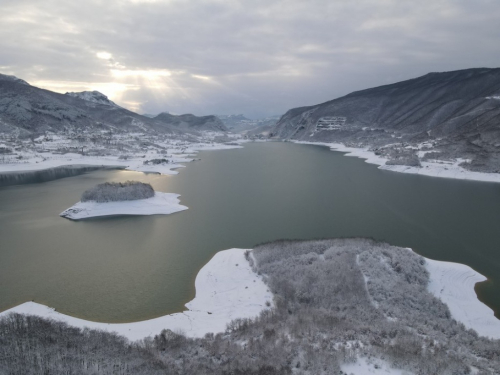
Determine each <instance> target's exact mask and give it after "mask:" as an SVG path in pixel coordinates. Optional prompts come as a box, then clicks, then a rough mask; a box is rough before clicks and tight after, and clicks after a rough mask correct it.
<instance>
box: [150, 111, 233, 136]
mask: <svg viewBox="0 0 500 375" xmlns="http://www.w3.org/2000/svg"><path fill="white" fill-rule="evenodd" d="M153 119H154V120H155V121H158V122H161V123H164V124H167V125H168V126H171V127H174V128H178V129H184V130H191V131H193V130H196V131H200V130H209V131H217V132H220V131H222V132H226V131H227V128H226V126H225V125H224V124H223V123H222V121H221V120H220V119H219V118H217V117H216V116H213V115H210V116H201V117H198V116H195V115H192V114H185V115H178V116H177V115H171V114H170V113H168V112H163V113H160V114H159V115H158V116H156V117H154V118H153Z"/></svg>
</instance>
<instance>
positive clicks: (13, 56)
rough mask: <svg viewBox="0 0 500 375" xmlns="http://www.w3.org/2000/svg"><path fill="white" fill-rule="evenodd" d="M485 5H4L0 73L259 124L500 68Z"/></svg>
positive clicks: (199, 0)
mask: <svg viewBox="0 0 500 375" xmlns="http://www.w3.org/2000/svg"><path fill="white" fill-rule="evenodd" d="M498 19H500V8H499V7H498V6H496V2H494V1H491V0H478V1H475V2H470V1H466V0H442V1H438V2H436V1H431V0H422V1H419V2H402V1H396V0H378V1H373V0H358V1H355V2H354V1H329V0H310V1H307V2H306V1H302V0H267V1H264V0H253V1H252V2H248V1H244V0H233V1H227V0H196V1H195V0H167V1H165V0H156V1H154V0H108V1H102V0H88V1H85V2H83V3H82V2H68V1H63V0H45V1H44V2H38V1H34V0H16V1H14V0H3V1H2V12H1V13H0V48H1V49H2V54H1V55H0V66H1V67H2V72H4V73H8V74H15V75H17V76H19V77H20V78H23V79H26V80H27V81H28V82H30V83H32V84H40V85H42V84H43V85H44V86H43V87H45V88H48V89H53V90H58V91H63V90H66V87H69V86H71V85H73V87H100V88H101V90H99V91H102V92H103V93H104V94H106V95H108V96H109V97H110V98H111V99H112V100H114V101H116V102H117V103H118V104H120V105H123V106H126V107H128V108H131V109H132V108H133V109H136V110H139V111H144V112H149V113H157V112H160V111H164V110H169V111H172V112H176V113H186V112H192V113H195V114H200V115H201V114H210V113H245V114H246V115H248V116H253V117H259V116H265V115H271V114H280V113H283V112H285V111H286V110H287V109H289V108H292V107H295V106H303V105H310V104H315V103H319V102H323V101H326V100H330V99H333V98H335V97H338V96H340V95H344V94H347V93H349V92H351V91H354V90H359V89H363V88H367V87H371V86H376V85H381V84H387V83H391V82H396V81H399V80H403V79H409V78H413V77H416V76H419V75H422V74H425V73H427V72H429V71H444V70H454V69H461V68H469V67H478V66H490V67H495V66H497V65H498V61H500V50H499V49H498V48H497V44H498V30H497V20H498Z"/></svg>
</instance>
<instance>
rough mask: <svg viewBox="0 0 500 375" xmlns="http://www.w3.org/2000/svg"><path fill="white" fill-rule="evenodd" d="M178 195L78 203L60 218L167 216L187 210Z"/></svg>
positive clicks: (160, 194) (157, 193)
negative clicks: (180, 202)
mask: <svg viewBox="0 0 500 375" xmlns="http://www.w3.org/2000/svg"><path fill="white" fill-rule="evenodd" d="M179 196H180V195H179V194H173V193H161V192H158V191H157V192H155V195H154V197H151V198H148V199H137V200H130V201H121V202H104V203H98V202H93V201H88V202H78V203H76V204H75V205H73V206H71V207H70V208H68V209H67V210H65V211H63V212H61V214H60V216H62V217H65V218H68V219H71V220H81V219H88V218H91V217H98V216H113V215H169V214H172V213H174V212H179V211H184V210H187V209H188V208H187V207H186V206H182V205H180V204H179V199H178V197H179Z"/></svg>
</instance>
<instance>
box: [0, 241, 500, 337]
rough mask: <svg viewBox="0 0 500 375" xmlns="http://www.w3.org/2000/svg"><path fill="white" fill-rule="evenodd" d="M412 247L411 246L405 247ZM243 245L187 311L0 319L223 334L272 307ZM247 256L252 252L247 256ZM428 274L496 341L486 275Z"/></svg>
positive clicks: (201, 278) (227, 256)
mask: <svg viewBox="0 0 500 375" xmlns="http://www.w3.org/2000/svg"><path fill="white" fill-rule="evenodd" d="M409 250H411V249H409ZM245 251H248V250H245V249H230V250H225V251H220V252H218V253H217V254H215V255H214V257H213V258H212V259H211V260H210V261H209V262H208V263H207V264H206V265H205V266H204V267H203V268H202V269H201V270H200V271H199V273H198V275H197V277H196V281H195V287H196V297H195V298H194V299H193V300H192V301H190V302H189V303H187V304H186V307H187V308H188V310H187V311H184V312H180V313H175V314H171V315H165V316H162V317H159V318H155V319H150V320H145V321H141V322H133V323H120V324H113V323H99V322H92V321H88V320H83V319H79V318H74V317H71V316H68V315H64V314H61V313H59V312H57V311H55V310H54V309H52V308H50V307H47V306H44V305H41V304H38V303H35V302H26V303H23V304H21V305H19V306H16V307H14V308H12V309H9V310H6V311H3V312H0V318H1V317H3V316H6V315H7V314H9V313H11V312H14V313H19V314H30V315H36V316H40V317H42V318H49V319H54V320H56V321H62V322H65V323H67V324H69V325H71V326H75V327H79V328H84V327H88V328H92V329H101V330H105V331H109V332H117V333H118V334H120V335H123V336H125V337H127V338H128V339H130V340H140V339H143V338H145V337H148V336H151V335H155V334H158V333H160V332H161V330H163V329H170V330H173V331H175V330H180V331H182V332H183V333H184V334H186V335H187V336H189V337H202V336H204V335H205V334H206V333H209V332H213V333H217V332H223V331H224V330H225V328H226V325H227V324H228V323H229V322H230V321H232V320H233V319H236V318H254V317H256V316H258V314H259V313H260V312H261V311H262V310H263V309H266V308H268V306H272V300H273V295H272V293H271V292H270V291H269V289H268V286H267V285H266V284H265V283H264V282H263V280H262V277H261V276H259V275H257V274H256V273H255V272H254V271H253V270H252V267H251V266H250V264H249V262H248V261H247V260H246V258H245ZM250 256H251V254H250ZM425 260H426V268H427V270H428V271H429V274H430V282H429V285H428V287H427V289H428V291H429V292H430V293H432V294H433V295H434V296H436V297H437V298H439V299H441V301H443V302H444V303H445V304H447V305H448V307H449V309H450V312H451V315H452V317H453V319H455V320H457V321H458V322H461V323H463V324H464V325H465V326H466V327H467V328H472V329H474V330H476V331H477V333H478V334H479V335H481V336H486V337H490V338H493V339H500V320H498V319H496V318H495V316H494V314H493V311H492V310H491V309H490V308H489V307H488V306H486V305H484V304H483V303H482V302H481V301H479V300H478V299H477V296H476V293H475V291H474V285H475V284H476V283H477V282H480V281H484V280H486V278H485V277H484V276H482V275H481V274H479V273H478V272H476V271H474V270H473V269H472V268H470V267H469V266H466V265H463V264H458V263H452V262H443V261H436V260H432V259H428V258H425Z"/></svg>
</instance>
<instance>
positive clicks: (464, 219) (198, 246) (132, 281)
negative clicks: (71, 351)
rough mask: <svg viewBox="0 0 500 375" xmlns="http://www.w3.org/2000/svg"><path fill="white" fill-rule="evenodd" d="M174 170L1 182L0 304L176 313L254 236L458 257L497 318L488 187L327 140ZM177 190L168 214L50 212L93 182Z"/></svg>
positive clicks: (498, 289) (252, 150) (497, 239)
mask: <svg viewBox="0 0 500 375" xmlns="http://www.w3.org/2000/svg"><path fill="white" fill-rule="evenodd" d="M198 156H199V157H200V158H201V160H200V161H195V162H192V163H189V164H187V165H186V168H183V169H182V170H180V173H179V175H177V176H160V175H155V174H143V173H137V172H129V171H97V172H91V173H88V174H84V175H80V176H75V177H68V178H63V179H60V180H55V181H51V182H45V183H38V184H28V185H16V186H10V187H3V188H0V311H3V310H5V309H8V308H10V307H13V306H16V305H18V304H20V303H23V302H26V301H30V300H34V301H35V302H39V303H43V304H45V305H48V306H51V307H55V308H56V309H57V311H60V312H63V313H65V314H69V315H72V316H77V317H80V318H84V319H89V320H95V321H101V322H130V321H137V320H144V319H149V318H154V317H157V316H161V315H165V314H168V313H173V312H177V311H182V310H183V309H184V304H185V303H186V302H188V301H189V300H190V299H192V298H193V297H194V294H195V290H194V279H195V277H196V274H197V272H198V271H199V269H200V268H201V267H203V265H204V264H206V263H207V262H208V260H209V259H210V258H211V257H212V256H213V255H214V254H215V253H216V252H217V251H219V250H224V249H228V248H232V247H240V248H251V247H252V246H254V245H255V244H259V243H262V242H265V241H270V240H276V239H282V238H289V239H313V238H326V237H339V236H340V237H352V236H364V237H373V238H375V239H377V240H383V241H387V242H389V243H391V244H394V245H399V246H404V247H411V248H413V249H414V250H415V251H417V252H418V253H420V254H421V255H423V256H426V257H429V258H433V259H438V260H447V261H453V262H459V263H464V264H467V265H469V266H471V267H472V268H474V269H475V270H477V271H478V272H480V273H482V274H483V275H485V276H487V277H488V278H489V281H487V282H485V283H481V284H478V286H477V287H476V291H477V292H478V294H479V297H480V299H481V300H482V301H483V302H485V303H487V304H488V305H489V306H490V307H492V308H493V309H494V310H495V311H496V312H497V316H498V312H500V230H499V223H500V184H495V183H484V182H471V181H459V180H451V179H440V178H431V177H422V176H417V175H408V174H400V173H393V172H388V171H381V170H379V169H377V167H376V166H374V165H370V164H367V163H365V162H364V161H363V160H361V159H357V158H351V157H345V156H343V154H342V153H339V152H331V151H330V150H329V149H328V148H326V147H319V146H312V145H296V144H289V143H251V144H246V145H245V147H244V148H243V149H235V150H224V151H204V152H200V153H199V155H198ZM126 180H140V181H144V182H150V183H151V184H152V185H153V186H154V188H155V189H156V190H158V191H163V192H172V193H178V194H181V197H180V200H181V204H183V205H186V206H188V207H189V210H187V211H183V212H179V213H175V214H173V215H168V216H161V215H158V216H135V217H132V216H130V217H110V218H101V219H92V220H86V221H80V222H73V221H70V220H67V219H63V218H60V217H59V216H58V215H59V213H60V212H62V211H63V210H65V209H66V208H68V207H70V206H71V205H73V204H74V203H76V202H77V201H78V200H79V198H80V195H81V194H82V192H83V191H84V190H86V189H88V188H90V187H92V186H94V185H96V184H98V183H102V182H105V181H126Z"/></svg>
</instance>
